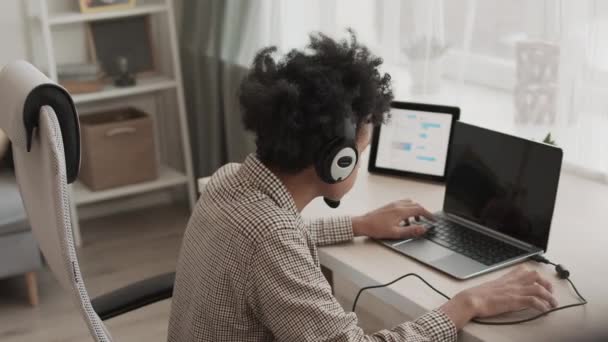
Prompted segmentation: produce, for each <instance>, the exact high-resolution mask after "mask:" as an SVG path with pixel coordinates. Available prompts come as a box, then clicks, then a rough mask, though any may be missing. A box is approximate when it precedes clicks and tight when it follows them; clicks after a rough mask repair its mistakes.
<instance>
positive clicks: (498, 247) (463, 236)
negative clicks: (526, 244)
mask: <svg viewBox="0 0 608 342" xmlns="http://www.w3.org/2000/svg"><path fill="white" fill-rule="evenodd" d="M425 223H426V225H427V226H431V227H432V228H430V229H429V231H428V232H427V234H426V235H425V238H426V239H427V240H430V241H433V242H435V243H436V244H438V245H441V246H443V247H446V248H448V249H451V250H453V251H455V252H458V253H460V254H463V255H465V256H467V257H469V258H471V259H473V260H475V261H478V262H480V263H482V264H484V265H487V266H489V265H494V264H496V263H499V262H502V261H505V260H508V259H511V258H513V257H516V256H518V255H521V254H523V253H525V251H524V250H523V249H521V248H517V247H515V246H512V245H510V244H508V243H505V242H503V241H500V240H498V239H494V238H492V237H490V236H487V235H485V234H482V233H480V232H477V231H475V230H473V229H468V228H465V227H463V226H461V225H458V224H456V223H453V222H449V221H446V220H442V219H438V220H437V221H436V222H429V221H426V222H425Z"/></svg>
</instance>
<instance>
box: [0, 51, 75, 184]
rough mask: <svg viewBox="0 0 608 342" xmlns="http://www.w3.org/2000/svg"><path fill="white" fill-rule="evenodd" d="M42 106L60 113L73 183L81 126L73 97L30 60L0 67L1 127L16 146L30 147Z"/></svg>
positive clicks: (70, 180) (64, 144)
mask: <svg viewBox="0 0 608 342" xmlns="http://www.w3.org/2000/svg"><path fill="white" fill-rule="evenodd" d="M43 106H50V107H52V108H53V109H54V111H55V113H56V114H57V120H58V121H59V126H60V129H61V135H62V137H63V148H64V155H65V161H66V172H67V182H68V183H72V182H74V181H75V180H76V178H77V177H78V171H79V169H80V126H79V122H78V114H77V112H76V107H75V106H74V102H73V101H72V97H71V96H70V94H69V93H68V92H67V91H66V90H65V89H64V88H62V87H61V86H59V85H58V84H56V83H55V82H53V81H52V80H51V79H49V78H48V77H46V76H45V75H44V74H43V73H41V72H40V71H39V70H38V69H36V68H35V67H34V66H33V65H31V64H29V63H28V62H25V61H16V62H12V63H10V64H8V65H6V66H5V67H4V68H3V69H2V70H0V111H2V113H0V128H2V129H3V130H4V132H5V133H6V135H7V136H8V137H9V139H10V140H11V142H12V143H13V148H21V149H26V150H27V151H29V150H30V149H31V145H32V137H33V134H34V129H35V128H36V127H38V123H39V116H40V108H42V107H43Z"/></svg>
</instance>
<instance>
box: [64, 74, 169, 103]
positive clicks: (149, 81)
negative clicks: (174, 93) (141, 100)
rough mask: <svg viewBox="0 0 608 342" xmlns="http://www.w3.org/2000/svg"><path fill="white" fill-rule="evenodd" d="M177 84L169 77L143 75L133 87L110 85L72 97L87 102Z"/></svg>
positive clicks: (136, 93) (138, 93)
mask: <svg viewBox="0 0 608 342" xmlns="http://www.w3.org/2000/svg"><path fill="white" fill-rule="evenodd" d="M176 86H177V82H176V81H175V80H173V79H171V78H168V77H159V76H157V77H145V78H143V77H142V78H138V79H137V84H136V85H134V86H131V87H115V86H113V85H108V86H106V87H105V88H104V89H102V90H100V91H96V92H93V93H85V94H76V95H73V96H72V99H74V103H85V102H92V101H100V100H108V99H113V98H118V97H125V96H133V95H140V94H145V93H151V92H155V91H159V90H165V89H171V88H175V87H176Z"/></svg>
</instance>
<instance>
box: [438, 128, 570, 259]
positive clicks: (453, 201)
mask: <svg viewBox="0 0 608 342" xmlns="http://www.w3.org/2000/svg"><path fill="white" fill-rule="evenodd" d="M452 139H453V140H452V145H451V147H450V148H451V150H450V158H449V160H448V172H447V180H446V183H447V184H446V192H445V200H444V204H443V206H444V208H443V210H444V212H446V213H450V214H453V215H456V216H459V217H462V218H464V219H467V220H469V221H473V222H475V223H477V224H480V225H483V226H485V227H487V228H490V229H493V230H496V231H498V232H500V233H502V234H505V235H508V236H511V237H513V238H516V239H518V240H521V241H524V242H527V243H529V244H531V245H534V246H536V247H539V248H541V249H543V250H546V249H547V241H548V239H549V229H550V227H551V218H552V216H553V208H554V205H555V197H556V194H557V185H558V182H559V175H560V170H561V163H562V151H561V149H559V148H556V147H553V146H549V145H546V144H542V143H538V142H533V141H529V140H525V139H521V138H517V137H513V136H510V135H506V134H502V133H498V132H495V131H491V130H488V129H484V128H480V127H476V126H472V125H468V124H465V123H462V122H456V125H455V128H454V135H453V138H452Z"/></svg>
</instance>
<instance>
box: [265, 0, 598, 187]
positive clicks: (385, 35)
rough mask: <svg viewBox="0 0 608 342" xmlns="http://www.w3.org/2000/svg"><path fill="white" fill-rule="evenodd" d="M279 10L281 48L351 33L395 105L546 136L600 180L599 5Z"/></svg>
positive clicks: (356, 5)
mask: <svg viewBox="0 0 608 342" xmlns="http://www.w3.org/2000/svg"><path fill="white" fill-rule="evenodd" d="M277 1H278V2H277V3H279V4H280V6H281V13H282V14H283V15H282V16H281V17H280V19H278V21H277V23H276V25H277V29H279V30H280V31H281V44H280V45H281V46H282V47H284V48H285V49H286V48H291V47H299V46H302V45H303V44H304V43H305V42H306V40H307V34H308V33H309V32H311V31H316V30H320V31H322V32H326V33H328V34H330V35H334V36H338V37H343V36H344V29H345V28H346V27H352V28H354V29H355V30H356V31H357V33H358V35H359V38H360V40H361V41H362V42H364V43H365V44H367V45H368V46H369V47H370V48H371V49H372V50H373V51H374V52H376V54H379V55H381V56H382V57H384V59H385V61H386V64H387V65H386V69H387V71H389V72H390V73H391V75H392V76H393V79H394V82H395V88H396V94H397V98H398V99H401V100H409V101H418V102H432V103H433V102H434V103H442V104H449V105H457V106H460V107H461V109H462V120H464V121H467V122H470V123H473V124H478V125H481V126H484V127H488V128H491V129H496V130H500V131H504V132H507V133H511V134H516V135H519V136H522V137H525V138H529V139H534V140H537V141H538V140H542V139H543V138H544V137H545V136H546V135H547V134H548V133H551V136H552V137H553V139H554V140H555V142H556V144H557V145H559V146H560V147H562V148H563V149H564V158H565V162H566V164H567V165H568V167H574V168H576V169H580V170H585V172H586V173H592V174H597V175H603V177H605V179H606V180H608V176H606V175H608V134H606V132H608V47H606V45H605V44H604V42H605V40H606V39H607V38H608V3H607V2H602V1H596V0H581V1H565V0H542V1H540V0H539V1H527V0H510V1H502V0H483V1H479V0H401V1H400V0H380V1H374V0H326V1H321V0H308V1H286V0H277ZM523 55H527V56H528V57H526V58H527V59H525V60H524V58H523V57H521V56H523ZM518 56H520V57H518ZM518 70H519V71H521V72H519V71H518ZM518 72H519V74H518ZM536 72H539V73H540V74H539V75H541V74H542V75H545V74H544V73H546V75H545V76H539V77H537V79H535V78H533V77H530V75H535V74H536ZM518 75H519V76H520V77H518ZM522 75H523V76H524V77H523V79H522V77H521V76H522ZM420 84H421V86H420ZM523 104H527V105H525V106H524V105H523Z"/></svg>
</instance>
